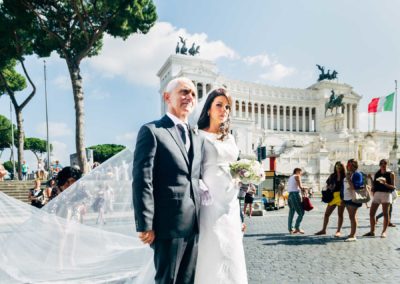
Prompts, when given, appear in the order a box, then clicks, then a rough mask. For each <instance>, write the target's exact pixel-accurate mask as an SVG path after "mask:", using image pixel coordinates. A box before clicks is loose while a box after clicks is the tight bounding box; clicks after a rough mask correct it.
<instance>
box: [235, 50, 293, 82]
mask: <svg viewBox="0 0 400 284" xmlns="http://www.w3.org/2000/svg"><path fill="white" fill-rule="evenodd" d="M243 62H244V63H245V64H247V65H249V66H254V65H255V66H259V67H261V68H262V70H263V71H262V72H263V73H261V74H260V75H259V77H260V78H261V79H263V80H269V81H279V80H282V79H283V78H285V77H288V76H290V75H292V74H293V73H294V72H295V71H296V70H295V68H293V67H287V66H285V65H283V64H282V63H279V62H278V60H277V59H276V58H274V57H271V56H269V55H268V54H266V53H263V54H258V55H254V56H246V57H244V58H243Z"/></svg>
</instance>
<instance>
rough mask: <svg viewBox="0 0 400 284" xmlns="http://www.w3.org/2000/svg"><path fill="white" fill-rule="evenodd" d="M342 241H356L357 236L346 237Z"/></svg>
mask: <svg viewBox="0 0 400 284" xmlns="http://www.w3.org/2000/svg"><path fill="white" fill-rule="evenodd" d="M344 241H345V242H355V241H357V238H356V237H352V238H347V239H345V240H344Z"/></svg>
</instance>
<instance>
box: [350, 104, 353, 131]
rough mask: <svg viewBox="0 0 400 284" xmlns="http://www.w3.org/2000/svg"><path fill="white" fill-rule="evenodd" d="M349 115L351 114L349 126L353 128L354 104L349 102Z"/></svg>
mask: <svg viewBox="0 0 400 284" xmlns="http://www.w3.org/2000/svg"><path fill="white" fill-rule="evenodd" d="M349 116H350V123H349V128H350V129H351V130H352V129H353V105H352V104H349Z"/></svg>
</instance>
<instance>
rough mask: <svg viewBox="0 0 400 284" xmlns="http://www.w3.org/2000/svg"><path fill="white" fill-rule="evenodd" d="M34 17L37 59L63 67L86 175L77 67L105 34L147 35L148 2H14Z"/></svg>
mask: <svg viewBox="0 0 400 284" xmlns="http://www.w3.org/2000/svg"><path fill="white" fill-rule="evenodd" d="M14 2H17V3H18V4H19V5H22V6H23V7H24V8H25V11H26V12H29V13H31V15H34V16H35V17H36V21H37V23H38V25H39V27H40V32H41V36H40V41H38V42H37V43H38V45H37V46H36V47H35V52H36V53H37V54H38V55H39V56H49V55H50V53H51V52H52V51H56V52H57V53H58V54H59V55H60V57H61V58H63V59H64V60H65V62H66V64H67V67H68V71H69V75H70V79H71V83H72V91H73V96H74V103H75V129H76V134H75V144H76V152H77V156H78V162H79V166H80V168H81V169H83V170H84V172H87V171H88V167H87V163H86V153H85V135H84V128H85V125H84V123H85V122H84V94H83V79H82V76H81V69H80V64H81V62H82V60H83V59H84V58H86V57H91V56H95V55H97V54H98V53H99V52H100V50H101V47H102V42H103V36H104V34H105V33H107V34H109V35H111V36H114V37H121V38H123V39H126V38H127V37H128V36H129V35H131V34H133V33H147V32H148V31H149V29H150V28H151V27H152V26H153V24H154V23H155V21H156V19H157V14H156V8H155V5H154V4H153V1H152V0H86V1H77V0H14Z"/></svg>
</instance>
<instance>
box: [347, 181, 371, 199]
mask: <svg viewBox="0 0 400 284" xmlns="http://www.w3.org/2000/svg"><path fill="white" fill-rule="evenodd" d="M350 191H351V195H352V196H351V201H353V202H354V203H367V202H369V201H370V200H371V186H370V185H368V184H367V185H365V186H364V187H363V188H360V189H356V190H350Z"/></svg>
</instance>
